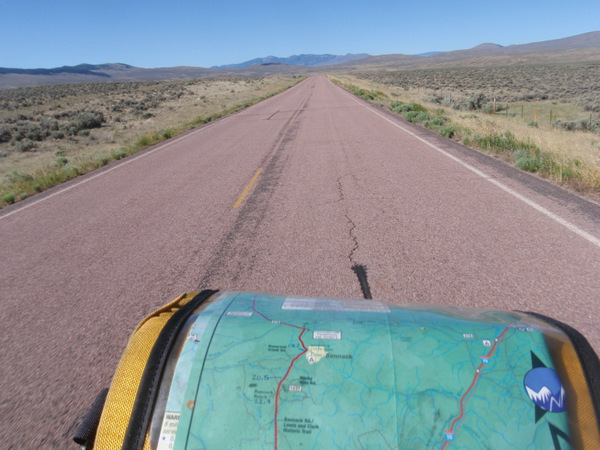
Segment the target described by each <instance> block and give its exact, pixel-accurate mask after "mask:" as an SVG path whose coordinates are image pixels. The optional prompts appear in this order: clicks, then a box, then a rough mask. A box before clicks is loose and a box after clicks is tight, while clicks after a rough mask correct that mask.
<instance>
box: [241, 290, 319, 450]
mask: <svg viewBox="0 0 600 450" xmlns="http://www.w3.org/2000/svg"><path fill="white" fill-rule="evenodd" d="M252 310H253V311H254V312H255V313H257V314H259V315H260V316H262V317H263V318H264V319H265V320H268V321H269V322H272V323H276V324H280V325H286V326H288V327H294V328H296V329H298V330H302V331H300V334H299V335H298V340H299V341H300V344H302V348H303V349H304V350H302V352H301V353H298V355H297V356H296V357H295V358H294V359H292V362H291V363H290V366H289V367H288V370H287V372H286V373H285V375H284V377H283V378H282V379H281V381H280V382H279V384H278V385H277V392H276V393H275V417H274V419H275V450H277V439H278V438H277V414H278V413H279V392H280V391H281V386H283V382H284V381H285V379H286V378H287V377H288V375H289V374H290V372H291V371H292V367H294V364H295V363H296V361H298V359H300V357H301V356H302V355H304V354H305V353H306V352H307V351H308V349H307V348H306V345H304V341H303V340H302V335H303V334H304V333H305V331H306V328H303V327H299V326H298V325H293V324H291V323H286V322H280V321H278V320H272V319H270V318H268V317H267V316H265V315H264V314H263V313H261V312H260V311H259V310H258V309H256V296H255V297H254V299H253V300H252Z"/></svg>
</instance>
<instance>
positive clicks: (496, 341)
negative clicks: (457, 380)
mask: <svg viewBox="0 0 600 450" xmlns="http://www.w3.org/2000/svg"><path fill="white" fill-rule="evenodd" d="M510 328H511V327H506V328H505V329H504V331H503V332H502V333H500V336H498V337H497V338H496V339H495V340H494V345H492V348H490V351H489V352H488V354H487V355H485V356H483V358H490V357H491V356H492V354H493V353H494V351H495V350H496V347H497V346H498V343H499V342H500V339H502V338H503V337H504V335H505V334H506V333H507V331H508V330H509V329H510ZM485 366H486V364H485V363H484V362H481V363H480V364H479V367H477V370H476V371H475V376H473V381H471V384H470V385H469V387H468V389H467V390H466V391H465V393H464V394H463V395H462V397H461V398H460V415H459V416H458V417H457V418H456V419H454V420H453V421H452V424H451V425H450V430H448V431H450V432H451V433H456V431H454V427H455V426H457V424H458V423H459V422H460V421H461V420H462V418H463V416H464V415H465V408H464V402H465V400H466V399H467V397H468V396H469V395H470V393H471V389H473V388H474V387H475V385H476V384H477V381H479V377H480V375H481V369H483V367H485ZM451 442H452V441H445V442H444V443H443V444H442V450H443V449H444V448H446V445H448V444H450V443H451Z"/></svg>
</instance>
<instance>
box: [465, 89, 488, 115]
mask: <svg viewBox="0 0 600 450" xmlns="http://www.w3.org/2000/svg"><path fill="white" fill-rule="evenodd" d="M485 100H486V98H485V94H484V93H483V92H478V93H477V94H474V95H472V96H471V97H469V98H468V99H467V101H466V103H465V109H467V110H469V111H477V110H480V109H481V108H482V107H483V105H484V104H485Z"/></svg>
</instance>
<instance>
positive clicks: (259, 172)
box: [233, 167, 263, 208]
mask: <svg viewBox="0 0 600 450" xmlns="http://www.w3.org/2000/svg"><path fill="white" fill-rule="evenodd" d="M262 171H263V168H262V167H260V168H259V169H258V170H257V171H256V173H255V174H254V176H253V177H252V179H251V180H250V183H248V186H246V189H244V192H242V195H240V198H238V199H237V202H235V204H234V205H233V207H234V208H238V207H239V206H240V205H241V204H242V202H243V201H244V199H245V198H246V196H247V195H248V192H250V189H252V186H254V183H256V180H257V179H258V176H259V175H260V174H261V172H262Z"/></svg>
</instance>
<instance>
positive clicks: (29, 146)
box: [15, 139, 35, 153]
mask: <svg viewBox="0 0 600 450" xmlns="http://www.w3.org/2000/svg"><path fill="white" fill-rule="evenodd" d="M15 148H16V150H17V151H18V152H21V153H22V152H29V151H31V150H33V149H34V148H35V142H33V141H31V140H29V139H23V140H21V141H20V142H19V143H17V144H16V145H15Z"/></svg>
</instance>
